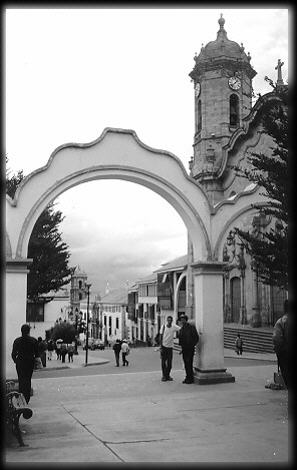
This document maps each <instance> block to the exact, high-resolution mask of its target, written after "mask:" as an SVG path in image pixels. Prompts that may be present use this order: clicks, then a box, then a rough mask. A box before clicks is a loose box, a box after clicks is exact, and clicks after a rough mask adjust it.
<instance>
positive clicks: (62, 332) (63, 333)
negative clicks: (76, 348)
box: [51, 321, 76, 344]
mask: <svg viewBox="0 0 297 470" xmlns="http://www.w3.org/2000/svg"><path fill="white" fill-rule="evenodd" d="M75 334H76V331H75V327H74V325H72V324H71V323H69V322H66V321H64V322H61V323H56V324H55V326H54V327H53V329H52V331H51V339H53V340H54V341H56V340H57V339H62V340H63V342H64V343H68V344H69V343H72V341H74V340H75Z"/></svg>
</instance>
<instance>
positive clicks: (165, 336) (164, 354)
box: [157, 315, 180, 382]
mask: <svg viewBox="0 0 297 470" xmlns="http://www.w3.org/2000/svg"><path fill="white" fill-rule="evenodd" d="M172 322H173V317H172V316H171V315H168V317H167V318H166V324H164V325H162V326H161V329H160V332H159V335H158V339H157V342H158V343H159V346H160V356H161V367H162V378H161V380H162V382H167V381H172V380H173V379H172V377H171V376H170V372H171V369H172V357H173V346H174V336H175V333H176V332H178V331H179V330H180V327H179V326H178V325H173V324H172Z"/></svg>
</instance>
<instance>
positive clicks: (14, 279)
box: [5, 259, 32, 379]
mask: <svg viewBox="0 0 297 470" xmlns="http://www.w3.org/2000/svg"><path fill="white" fill-rule="evenodd" d="M30 263H32V260H31V259H16V260H15V259H11V260H7V261H6V276H5V304H6V305H5V308H6V312H5V377H6V378H7V379H10V378H17V374H16V370H15V364H14V362H13V360H12V358H11V351H12V345H13V341H14V340H15V338H17V337H18V336H21V326H22V325H23V324H24V323H26V305H27V273H28V272H29V270H28V269H27V266H28V264H30Z"/></svg>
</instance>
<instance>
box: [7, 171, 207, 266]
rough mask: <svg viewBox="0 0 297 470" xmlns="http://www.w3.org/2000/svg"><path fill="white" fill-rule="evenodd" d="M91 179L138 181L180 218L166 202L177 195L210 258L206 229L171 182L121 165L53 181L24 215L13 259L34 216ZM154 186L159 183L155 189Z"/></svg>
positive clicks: (19, 250) (20, 247)
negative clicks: (191, 217)
mask: <svg viewBox="0 0 297 470" xmlns="http://www.w3.org/2000/svg"><path fill="white" fill-rule="evenodd" d="M100 172H102V176H101V177H100V175H98V173H100ZM109 172H110V173H109ZM112 172H114V174H112ZM116 172H117V173H121V172H122V173H123V174H121V175H119V174H118V175H116V174H115V173H116ZM103 173H107V174H105V175H104V174H103ZM125 173H126V177H125ZM84 175H89V177H87V176H85V178H82V176H84ZM147 178H151V183H152V186H155V189H152V186H151V185H149V184H145V183H146V181H145V179H147ZM82 179H83V181H82ZM94 179H122V180H123V179H125V180H128V181H131V182H134V181H133V180H134V179H135V180H136V181H137V180H138V181H137V182H138V183H139V184H142V185H143V186H147V187H149V188H150V189H151V190H153V191H154V192H156V193H158V194H160V195H161V197H163V198H164V199H165V200H167V202H168V203H169V204H171V205H172V206H173V207H174V208H175V210H176V211H177V213H178V214H179V215H180V217H181V218H182V215H181V213H180V212H179V211H178V210H177V208H176V207H175V206H174V205H173V204H172V203H171V202H170V200H169V199H170V198H169V196H170V193H172V194H175V195H177V196H178V198H177V199H176V201H177V202H178V199H179V201H182V202H183V203H184V204H185V205H186V206H187V207H188V209H189V214H192V215H194V217H195V220H197V221H198V224H199V226H200V229H201V231H202V233H203V236H204V242H205V248H206V252H207V259H211V252H212V249H211V243H210V238H209V234H208V232H207V229H206V227H205V225H204V223H203V221H202V219H201V217H200V215H199V213H198V212H197V210H196V208H195V207H194V206H193V205H192V204H191V202H190V201H189V199H187V198H186V197H185V195H184V193H183V192H182V191H181V190H180V189H179V188H177V187H176V186H174V185H173V184H172V183H170V182H168V181H167V180H165V179H164V178H162V177H160V176H157V175H156V174H154V173H150V172H148V171H147V170H146V171H144V170H143V169H141V168H135V167H130V166H125V165H104V164H103V165H97V166H93V167H89V168H86V169H84V170H79V171H77V172H75V173H71V174H70V175H68V176H66V177H65V178H62V179H61V180H58V181H56V182H55V184H54V185H52V186H50V187H49V188H48V189H47V190H46V191H45V192H44V193H43V195H42V197H41V198H39V199H38V201H37V202H36V203H35V204H34V206H32V207H31V209H30V211H29V213H28V215H27V217H26V218H25V221H24V223H23V225H22V228H21V232H20V236H19V239H18V242H17V249H16V254H17V256H22V254H23V243H24V239H25V237H26V235H27V232H28V227H29V224H32V221H33V222H34V223H35V222H36V220H37V219H38V217H39V216H40V214H41V213H42V211H43V210H44V209H45V207H46V206H47V205H48V204H49V203H50V202H51V201H52V200H54V199H55V198H56V197H58V196H59V195H60V194H62V193H63V192H65V191H67V190H68V189H70V188H72V187H74V186H77V185H79V184H81V183H82V182H88V181H91V180H94ZM140 180H142V182H141V183H140ZM190 181H191V182H192V179H190ZM147 183H148V181H147ZM156 183H159V186H158V185H157V184H156ZM199 187H200V186H199ZM162 188H163V191H162ZM166 188H168V192H167V194H168V199H167V198H166V197H165V196H164V194H161V193H162V192H163V193H166ZM156 189H159V191H157V190H156ZM189 214H188V215H189ZM182 220H183V218H182ZM183 222H184V223H185V225H186V226H187V224H186V222H185V220H183ZM33 225H34V224H33Z"/></svg>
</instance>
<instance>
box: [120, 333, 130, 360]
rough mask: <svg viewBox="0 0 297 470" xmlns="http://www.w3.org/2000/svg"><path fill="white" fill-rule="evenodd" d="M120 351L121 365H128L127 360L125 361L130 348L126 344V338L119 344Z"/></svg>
mask: <svg viewBox="0 0 297 470" xmlns="http://www.w3.org/2000/svg"><path fill="white" fill-rule="evenodd" d="M121 351H122V361H123V366H128V365H129V361H127V356H128V354H129V353H130V348H129V346H128V343H127V340H126V339H123V341H122V344H121Z"/></svg>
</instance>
